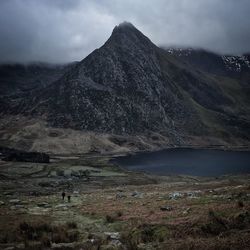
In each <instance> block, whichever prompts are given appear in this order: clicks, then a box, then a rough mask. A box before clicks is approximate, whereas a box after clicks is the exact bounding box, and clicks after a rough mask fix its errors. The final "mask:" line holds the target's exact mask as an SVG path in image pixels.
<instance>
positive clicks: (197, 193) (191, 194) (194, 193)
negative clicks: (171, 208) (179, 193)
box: [187, 190, 201, 198]
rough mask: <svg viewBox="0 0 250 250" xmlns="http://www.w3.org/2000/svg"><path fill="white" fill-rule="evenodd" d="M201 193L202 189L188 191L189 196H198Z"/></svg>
mask: <svg viewBox="0 0 250 250" xmlns="http://www.w3.org/2000/svg"><path fill="white" fill-rule="evenodd" d="M200 194H201V191H200V190H197V191H190V192H187V197H188V198H197V197H198V196H199V195H200Z"/></svg>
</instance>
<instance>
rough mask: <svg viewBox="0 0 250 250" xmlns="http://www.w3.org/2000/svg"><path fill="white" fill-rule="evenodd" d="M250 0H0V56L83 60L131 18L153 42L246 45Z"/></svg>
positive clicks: (239, 48) (237, 49)
mask: <svg viewBox="0 0 250 250" xmlns="http://www.w3.org/2000/svg"><path fill="white" fill-rule="evenodd" d="M249 13H250V0H0V62H30V61H43V62H51V63H55V62H56V63H61V62H70V61H75V60H81V59H83V58H84V57H85V56H87V55H88V54H89V53H90V52H91V51H93V50H94V49H95V48H97V47H100V46H101V45H102V44H103V43H104V42H105V41H106V40H107V39H108V37H109V36H110V34H111V32H112V30H113V28H114V26H115V25H117V24H119V23H120V22H122V21H125V20H126V21H129V22H132V23H133V24H134V25H135V26H136V27H137V28H138V29H139V30H141V31H142V32H143V33H144V34H145V35H146V36H148V37H149V38H150V39H151V41H153V42H154V43H156V44H157V45H176V46H188V47H202V48H206V49H209V50H213V51H217V52H220V53H230V54H240V53H243V52H247V51H250V18H249V15H250V14H249Z"/></svg>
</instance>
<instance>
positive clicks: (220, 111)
mask: <svg viewBox="0 0 250 250" xmlns="http://www.w3.org/2000/svg"><path fill="white" fill-rule="evenodd" d="M210 73H211V72H207V71H205V70H204V69H201V68H199V70H198V71H197V67H196V66H195V65H194V64H192V63H190V62H187V61H185V60H183V58H179V57H178V56H176V55H172V54H171V53H169V52H167V51H166V50H163V49H162V48H159V47H157V46H156V45H155V44H153V43H152V42H151V41H150V39H148V38H147V37H146V36H144V35H143V34H142V33H141V32H140V31H139V30H137V29H136V28H135V27H134V26H133V25H132V24H128V23H124V24H122V25H119V26H116V27H115V28H114V30H113V32H112V34H111V36H110V38H109V39H108V40H107V42H106V43H104V45H103V46H101V47H100V48H99V49H96V50H94V51H93V52H92V53H91V54H90V55H88V56H87V57H86V58H84V59H83V60H82V61H80V62H79V63H76V64H75V65H73V66H72V67H70V68H69V69H68V70H67V71H66V72H64V74H63V75H62V76H61V77H60V78H59V79H57V80H56V81H55V82H52V83H50V84H49V85H48V86H45V87H41V88H40V89H36V90H34V91H30V92H29V93H28V94H27V93H25V97H24V96H22V95H19V96H18V98H13V97H11V96H9V97H8V98H7V99H6V98H2V99H1V100H0V102H1V103H2V108H1V109H0V112H1V113H2V114H5V115H8V114H10V115H25V116H32V117H42V118H43V119H45V120H46V121H48V122H49V125H50V126H54V127H59V128H71V129H77V130H83V131H95V132H98V133H109V134H117V135H124V136H126V135H147V134H150V133H159V134H161V135H162V136H165V137H166V138H168V139H169V141H170V143H172V144H174V145H183V144H185V143H187V142H189V143H192V142H190V140H192V139H190V138H192V137H194V136H195V137H201V138H202V137H204V136H210V137H215V138H216V137H217V138H219V139H221V140H224V141H225V143H229V144H230V143H231V144H234V143H238V142H239V143H243V142H244V143H247V142H248V141H249V134H250V133H248V132H249V129H248V125H249V124H250V122H249V115H248V114H249V113H248V111H249V106H248V103H247V101H246V100H245V99H246V96H244V95H245V94H244V92H242V90H243V87H242V82H240V81H239V82H237V81H236V80H233V81H235V85H234V86H233V87H232V86H231V85H230V86H228V81H227V80H226V79H224V78H223V79H219V78H218V77H217V76H216V77H214V76H212V75H211V74H210ZM225 81H226V82H225ZM230 81H232V80H231V78H230ZM222 82H223V84H221V83H222ZM224 85H226V86H224ZM228 88H229V89H228ZM232 88H236V89H237V91H238V92H239V93H237V94H238V96H236V97H237V98H238V99H237V98H235V96H234V94H233V93H231V92H232ZM241 92H242V93H241ZM241 96H243V97H244V98H241ZM239 100H240V102H241V103H239Z"/></svg>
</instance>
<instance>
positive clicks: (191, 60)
mask: <svg viewBox="0 0 250 250" xmlns="http://www.w3.org/2000/svg"><path fill="white" fill-rule="evenodd" d="M164 49H165V50H166V51H167V52H168V53H169V54H171V55H174V56H176V57H178V58H179V59H181V60H183V61H184V62H186V63H188V64H191V65H192V66H194V67H196V68H198V69H199V70H202V71H205V72H208V73H211V74H216V75H222V76H230V77H233V78H238V79H240V78H241V77H242V76H243V75H245V74H249V73H250V54H244V55H241V56H235V55H219V54H216V53H213V52H210V51H206V50H204V49H193V48H171V47H166V48H164ZM247 80H250V78H248V79H247Z"/></svg>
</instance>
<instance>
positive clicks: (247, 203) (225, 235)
mask: <svg viewBox="0 0 250 250" xmlns="http://www.w3.org/2000/svg"><path fill="white" fill-rule="evenodd" d="M110 157H111V156H105V157H103V156H102V157H100V156H97V155H94V154H89V155H85V156H70V157H69V156H67V157H66V156H64V157H62V156H60V157H59V156H52V157H51V163H49V164H46V163H19V162H4V161H1V162H0V176H1V179H0V190H1V193H0V221H1V223H0V249H8V250H10V249H249V246H250V237H249V236H250V213H249V208H250V186H249V179H250V176H223V177H220V178H210V179H208V178H196V177H188V176H171V177H159V176H158V177H157V176H148V175H146V174H142V173H131V172H128V171H125V170H123V169H120V168H119V167H117V166H113V165H111V164H110V163H109V159H110ZM63 191H65V192H66V196H65V200H62V196H61V194H62V192H63ZM68 195H70V196H71V197H70V202H68V198H67V196H68Z"/></svg>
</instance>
